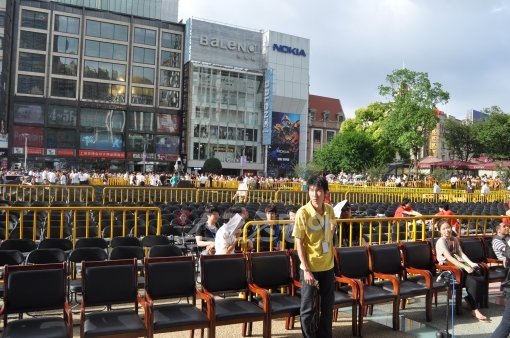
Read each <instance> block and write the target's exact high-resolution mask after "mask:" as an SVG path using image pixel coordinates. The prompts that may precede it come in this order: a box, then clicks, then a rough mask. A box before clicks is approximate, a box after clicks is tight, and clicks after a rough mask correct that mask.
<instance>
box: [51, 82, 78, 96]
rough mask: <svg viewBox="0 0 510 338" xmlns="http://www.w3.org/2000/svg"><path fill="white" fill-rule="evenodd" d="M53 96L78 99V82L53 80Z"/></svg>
mask: <svg viewBox="0 0 510 338" xmlns="http://www.w3.org/2000/svg"><path fill="white" fill-rule="evenodd" d="M51 96H57V97H71V98H72V97H76V81H75V80H68V79H51Z"/></svg>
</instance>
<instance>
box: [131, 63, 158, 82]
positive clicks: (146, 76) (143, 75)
mask: <svg viewBox="0 0 510 338" xmlns="http://www.w3.org/2000/svg"><path fill="white" fill-rule="evenodd" d="M133 82H134V83H144V84H154V69H153V68H145V67H133Z"/></svg>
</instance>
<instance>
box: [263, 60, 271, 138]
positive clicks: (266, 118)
mask: <svg viewBox="0 0 510 338" xmlns="http://www.w3.org/2000/svg"><path fill="white" fill-rule="evenodd" d="M272 113H273V69H272V68H268V69H267V70H266V74H265V75H264V115H263V123H262V144H263V145H269V144H271V129H272V127H273V116H272Z"/></svg>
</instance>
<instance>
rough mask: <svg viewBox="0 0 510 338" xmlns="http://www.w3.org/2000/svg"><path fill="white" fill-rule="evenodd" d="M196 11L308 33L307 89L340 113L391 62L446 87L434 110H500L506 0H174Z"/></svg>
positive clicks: (358, 100) (373, 91)
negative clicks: (331, 100) (333, 102)
mask: <svg viewBox="0 0 510 338" xmlns="http://www.w3.org/2000/svg"><path fill="white" fill-rule="evenodd" d="M179 6H180V9H179V19H183V20H186V19H187V18H189V17H196V18H203V19H208V20H212V21H217V22H220V23H226V24H230V25H234V26H239V27H243V28H250V29H256V30H273V31H277V32H282V33H286V34H291V35H297V36H300V37H305V38H308V39H310V46H311V50H310V94H314V95H321V96H329V97H335V98H339V99H340V101H341V102H342V106H343V109H344V112H345V113H346V115H347V117H353V116H354V111H355V110H356V109H358V108H360V107H365V106H367V105H368V104H369V103H371V102H374V101H381V100H383V98H382V97H381V96H379V94H378V89H377V88H378V86H379V85H381V84H383V83H385V78H386V75H387V74H389V73H391V72H392V71H393V70H395V69H398V68H402V67H403V66H405V67H406V68H408V69H410V70H413V71H419V72H426V73H428V75H429V79H430V81H431V82H439V83H441V84H442V85H443V89H444V90H446V91H448V92H449V93H450V101H449V102H448V104H446V105H444V106H440V107H439V108H440V109H441V110H443V111H445V112H446V113H447V114H451V115H455V116H456V117H458V118H465V116H466V114H467V112H468V111H469V110H471V109H481V108H485V107H490V106H493V105H498V106H500V107H501V108H502V109H503V111H505V112H510V1H505V0H448V1H445V0H414V1H411V0H335V1H332V0H314V1H311V0H250V1H246V0H180V5H179Z"/></svg>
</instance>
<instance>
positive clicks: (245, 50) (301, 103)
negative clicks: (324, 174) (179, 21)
mask: <svg viewBox="0 0 510 338" xmlns="http://www.w3.org/2000/svg"><path fill="white" fill-rule="evenodd" d="M186 32H187V33H186V47H185V72H184V77H185V80H184V82H185V85H184V86H185V87H186V88H187V89H188V90H187V91H186V94H185V95H187V96H186V98H185V100H184V103H183V104H184V106H183V115H184V116H187V117H188V118H187V119H186V120H187V121H188V122H187V124H186V126H185V127H183V129H184V130H183V131H184V135H187V137H185V140H183V149H185V150H186V154H185V155H186V156H187V164H188V167H191V168H194V169H196V170H200V169H201V168H202V166H203V164H204V162H205V160H206V159H208V158H211V157H215V158H218V159H219V160H220V161H221V162H222V166H223V169H224V172H225V173H228V174H239V173H240V172H250V173H253V174H268V175H271V176H281V175H286V174H289V173H290V172H291V171H292V168H293V167H294V165H296V164H297V163H299V162H301V163H304V162H305V161H306V128H307V118H306V117H307V107H308V86H309V51H310V48H309V45H310V43H309V40H308V39H304V38H300V37H295V36H291V35H287V34H283V33H278V32H272V31H256V30H249V29H242V28H238V27H233V26H228V25H223V24H218V23H213V22H208V21H204V20H197V19H190V20H188V21H187V23H186Z"/></svg>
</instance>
